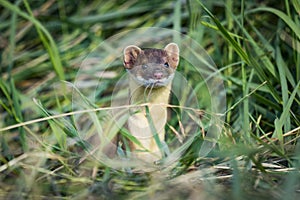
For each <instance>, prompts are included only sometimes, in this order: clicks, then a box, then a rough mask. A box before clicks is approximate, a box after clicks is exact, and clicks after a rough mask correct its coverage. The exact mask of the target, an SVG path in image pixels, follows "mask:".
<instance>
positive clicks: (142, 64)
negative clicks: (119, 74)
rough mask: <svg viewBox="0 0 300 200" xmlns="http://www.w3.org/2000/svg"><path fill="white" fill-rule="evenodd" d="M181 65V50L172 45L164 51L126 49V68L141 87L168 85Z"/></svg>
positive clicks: (133, 47) (130, 47) (129, 47)
mask: <svg viewBox="0 0 300 200" xmlns="http://www.w3.org/2000/svg"><path fill="white" fill-rule="evenodd" d="M178 63H179V48H178V46H177V44H175V43H170V44H168V45H167V46H166V47H165V48H164V49H140V48H139V47H137V46H134V45H130V46H128V47H126V48H125V49H124V67H125V69H126V70H127V71H128V72H129V75H130V76H131V77H132V78H133V80H135V81H136V82H137V83H138V84H139V85H143V86H145V87H149V86H151V87H162V86H166V85H168V84H169V83H170V82H171V81H172V79H173V77H174V72H175V70H176V68H177V66H178Z"/></svg>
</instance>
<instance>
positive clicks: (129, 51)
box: [124, 45, 142, 69]
mask: <svg viewBox="0 0 300 200" xmlns="http://www.w3.org/2000/svg"><path fill="white" fill-rule="evenodd" d="M141 52H142V50H141V49H140V48H139V47H137V46H134V45H130V46H128V47H126V48H125V49H124V67H125V68H126V69H131V68H132V67H133V65H134V63H135V61H136V59H137V57H138V55H139V54H140V53H141Z"/></svg>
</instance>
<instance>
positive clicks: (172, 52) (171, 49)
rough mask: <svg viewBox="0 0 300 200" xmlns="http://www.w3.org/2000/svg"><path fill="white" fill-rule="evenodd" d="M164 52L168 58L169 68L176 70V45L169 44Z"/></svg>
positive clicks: (177, 59) (177, 49)
mask: <svg viewBox="0 0 300 200" xmlns="http://www.w3.org/2000/svg"><path fill="white" fill-rule="evenodd" d="M165 51H166V52H167V54H168V57H169V64H170V65H171V67H173V68H174V69H176V67H177V65H178V63H179V48H178V46H177V44H175V43H170V44H168V45H167V46H166V47H165Z"/></svg>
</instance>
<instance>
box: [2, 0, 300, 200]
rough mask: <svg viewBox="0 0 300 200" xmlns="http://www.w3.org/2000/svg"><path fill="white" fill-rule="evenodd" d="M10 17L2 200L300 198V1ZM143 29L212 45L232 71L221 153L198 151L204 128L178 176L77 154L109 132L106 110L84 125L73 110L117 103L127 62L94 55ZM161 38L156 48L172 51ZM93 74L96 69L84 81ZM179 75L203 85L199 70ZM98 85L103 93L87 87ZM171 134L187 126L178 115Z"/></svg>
mask: <svg viewBox="0 0 300 200" xmlns="http://www.w3.org/2000/svg"><path fill="white" fill-rule="evenodd" d="M0 13H1V14H0V21H1V23H0V33H1V34H0V56H1V57H0V63H1V65H0V97H1V98H0V142H1V143H0V145H1V146H0V150H1V157H0V173H1V174H0V197H1V198H7V199H11V198H18V199H43V198H45V199H47V198H52V199H69V198H72V199H73V198H75V199H83V198H89V199H121V198H127V199H170V198H174V199H186V198H190V199H207V198H209V199H282V198H284V199H298V198H299V196H300V195H299V192H300V181H299V180H300V171H299V167H300V162H299V155H300V149H299V144H298V143H297V141H298V137H299V133H300V126H299V124H300V117H299V115H300V107H299V100H300V98H299V97H300V90H299V83H300V81H299V80H300V43H299V40H300V28H299V27H300V21H299V20H300V18H299V16H300V3H299V1H297V0H290V1H288V0H285V1H279V2H278V1H275V0H267V1H263V2H261V1H250V0H246V1H233V0H224V1H222V0H219V1H202V2H201V1H151V3H150V1H133V0H129V1H121V0H120V1H119V0H113V1H89V2H85V1H63V0H60V1H54V0H48V1H26V0H24V1H14V2H13V3H12V1H6V0H0ZM141 27H160V28H168V29H172V30H176V31H179V32H181V33H184V34H186V35H188V36H190V37H191V38H193V39H194V40H195V41H197V42H198V43H199V44H201V45H202V46H203V47H204V48H205V50H206V51H207V52H208V54H209V55H210V57H211V58H212V59H213V61H214V62H215V63H216V65H217V67H218V70H219V72H220V73H221V74H222V78H223V80H224V84H225V88H226V100H227V101H226V104H227V105H226V107H227V110H226V112H225V114H226V117H225V125H224V127H222V134H221V136H220V138H219V140H218V143H217V145H216V147H215V148H214V149H213V151H212V152H210V154H209V155H207V156H206V157H204V158H203V157H199V156H198V151H199V147H200V146H201V144H202V141H203V138H202V135H201V133H202V132H201V131H199V134H197V137H195V139H194V140H193V141H192V142H191V143H190V144H189V146H188V147H187V150H186V151H185V153H184V154H183V155H182V156H181V159H180V160H179V161H178V162H176V164H174V165H172V166H171V167H170V168H171V169H170V168H168V170H164V169H162V170H161V171H160V172H155V173H143V174H136V173H133V172H132V171H130V170H116V169H114V168H110V167H107V166H106V165H105V164H104V163H101V162H99V161H98V160H95V159H93V156H90V157H89V156H85V157H84V156H83V155H82V154H80V153H77V149H78V148H79V149H80V148H83V147H82V146H84V145H82V143H80V142H82V141H80V140H79V141H78V140H76V138H77V137H78V136H79V135H80V134H81V133H82V132H84V134H91V133H92V132H94V131H95V129H96V130H97V128H99V126H98V127H97V126H96V128H95V127H94V126H93V124H94V123H97V122H96V121H97V120H99V121H102V120H105V119H106V118H108V117H107V116H106V112H104V111H103V110H100V111H99V110H98V111H97V112H92V114H90V115H89V116H90V117H91V118H93V119H96V120H95V121H89V123H83V125H82V129H81V130H79V129H78V127H77V126H76V120H79V121H80V120H82V122H86V121H85V120H84V119H82V118H85V117H86V116H85V115H83V116H82V118H79V117H78V118H77V117H76V115H73V114H70V115H68V116H63V115H62V114H64V113H68V112H72V111H74V109H75V110H76V109H78V107H74V100H75V101H76V100H78V99H81V100H82V99H83V100H82V101H83V102H84V104H80V103H79V104H80V106H81V108H83V109H94V108H106V107H108V106H109V105H110V100H111V95H112V92H113V87H114V85H115V84H116V82H117V81H118V80H120V77H122V75H123V74H124V73H125V72H124V70H123V67H122V60H121V59H117V60H116V61H114V62H112V64H111V65H110V67H109V68H108V69H106V70H105V71H103V69H101V68H97V64H98V62H111V61H112V58H111V56H110V55H105V54H101V52H97V51H96V53H99V55H91V52H93V50H94V49H95V48H97V47H98V46H99V45H100V44H101V43H102V42H103V41H105V40H107V38H109V37H111V36H113V35H115V34H118V33H120V32H122V31H127V30H131V29H135V28H141ZM157 35H158V36H157V39H156V40H153V41H150V43H151V42H152V43H153V46H155V47H158V48H161V47H162V46H159V45H156V44H157V43H159V41H160V40H162V39H163V36H161V35H160V34H159V33H158V34H157ZM121 41H122V40H121ZM123 42H124V43H126V41H123ZM164 45H165V44H164ZM106 48H107V49H108V50H107V51H108V52H109V51H112V52H114V49H111V48H110V47H109V46H107V47H106ZM120 48H123V47H120ZM88 55H89V56H88ZM83 61H84V62H83ZM82 68H84V69H86V70H85V72H86V73H87V74H84V75H85V76H84V77H81V79H80V80H78V70H79V69H82ZM178 70H179V71H180V73H181V74H183V75H184V76H185V77H186V78H187V79H188V80H189V81H190V84H192V85H193V86H195V88H198V87H200V86H199V85H200V84H199V80H198V79H197V77H196V76H195V73H193V71H192V68H190V67H189V65H188V64H187V63H185V62H183V61H182V62H181V65H180V67H179V69H178ZM99 78H101V80H102V81H101V85H100V86H98V85H97V80H98V79H99ZM75 81H79V82H77V83H80V84H74V85H72V84H71V83H74V82H75ZM91 85H92V86H94V88H96V91H94V93H93V94H89V92H87V93H77V92H76V89H78V90H79V91H82V90H85V89H86V88H88V87H90V86H91ZM74 91H75V92H74ZM74 93H75V94H76V95H79V97H78V96H76V98H74ZM197 95H198V94H197ZM199 95H200V94H199ZM204 96H205V95H204ZM90 99H94V101H92V100H90ZM173 101H174V102H176V100H174V99H172V102H173ZM172 102H171V103H172ZM200 103H203V105H204V104H205V103H206V100H205V98H204V97H203V98H202V100H200ZM75 104H76V102H75ZM80 106H79V108H80ZM201 109H204V111H205V107H203V108H201ZM176 112H177V111H176V110H175V111H174V113H176ZM51 116H56V118H53V117H52V118H51ZM46 117H49V118H51V119H49V120H47V119H46ZM35 119H37V121H36V122H35V123H28V124H22V123H26V122H29V121H31V120H35ZM20 123H21V124H20ZM10 127H11V128H10ZM169 127H175V128H177V129H178V127H179V126H178V120H176V119H174V118H172V120H171V121H170V126H169ZM204 128H205V127H204ZM167 129H168V127H167ZM169 129H171V128H169ZM169 129H168V130H169ZM122 134H125V133H124V131H123V132H122ZM171 139H172V136H171ZM121 153H122V152H121ZM83 161H84V162H83ZM83 163H84V164H83Z"/></svg>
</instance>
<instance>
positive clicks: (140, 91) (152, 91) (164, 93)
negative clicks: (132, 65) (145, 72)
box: [129, 78, 172, 105]
mask: <svg viewBox="0 0 300 200" xmlns="http://www.w3.org/2000/svg"><path fill="white" fill-rule="evenodd" d="M171 85H172V82H170V83H169V84H168V85H166V86H162V87H151V86H149V87H145V86H142V85H139V84H138V83H136V81H135V80H133V79H132V78H130V80H129V88H130V91H129V94H130V104H131V105H134V104H136V105H137V104H141V103H151V104H168V102H169V96H170V90H171Z"/></svg>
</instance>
